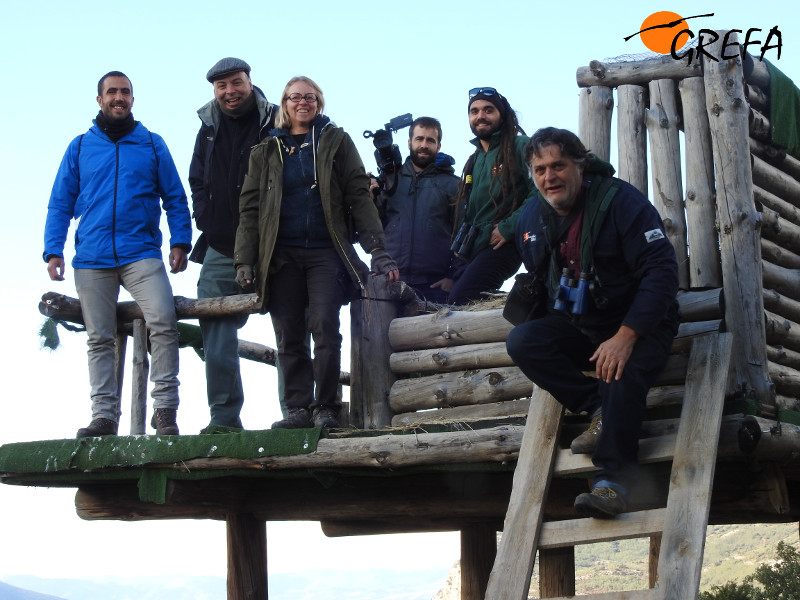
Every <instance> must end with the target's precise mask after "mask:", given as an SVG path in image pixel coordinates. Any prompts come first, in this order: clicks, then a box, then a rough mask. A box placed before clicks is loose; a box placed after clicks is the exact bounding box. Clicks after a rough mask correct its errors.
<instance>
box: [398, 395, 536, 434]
mask: <svg viewBox="0 0 800 600" xmlns="http://www.w3.org/2000/svg"><path fill="white" fill-rule="evenodd" d="M530 402H531V401H530V400H529V399H527V398H523V399H520V400H509V401H508V402H493V403H491V404H477V405H472V406H454V407H452V408H436V409H431V410H424V411H419V412H408V413H402V414H399V415H395V416H393V417H392V427H416V426H419V425H432V424H438V423H462V422H465V423H469V422H472V421H488V420H494V419H504V420H505V419H509V420H510V419H519V418H525V416H526V415H527V414H528V409H529V408H530Z"/></svg>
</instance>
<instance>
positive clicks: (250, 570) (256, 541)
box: [226, 513, 267, 600]
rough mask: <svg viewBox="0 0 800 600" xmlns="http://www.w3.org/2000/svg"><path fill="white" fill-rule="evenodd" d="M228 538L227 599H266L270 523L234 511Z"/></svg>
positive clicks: (228, 520) (227, 529)
mask: <svg viewBox="0 0 800 600" xmlns="http://www.w3.org/2000/svg"><path fill="white" fill-rule="evenodd" d="M226 524H227V525H226V531H227V538H228V600H267V524H266V522H265V521H261V520H259V519H256V518H254V517H253V515H250V514H241V513H231V514H229V515H228V518H227V520H226Z"/></svg>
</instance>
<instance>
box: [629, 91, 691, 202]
mask: <svg viewBox="0 0 800 600" xmlns="http://www.w3.org/2000/svg"><path fill="white" fill-rule="evenodd" d="M698 81H699V80H698ZM617 103H618V104H619V115H618V116H617V146H618V147H619V155H618V158H617V165H618V167H619V173H618V175H619V178H620V179H624V180H625V181H627V182H628V183H630V184H631V185H632V186H633V187H635V188H636V189H638V190H639V191H640V192H642V194H644V195H645V196H647V127H646V125H645V122H644V114H645V113H644V111H645V108H646V106H647V88H646V87H644V86H641V85H621V86H619V87H618V88H617Z"/></svg>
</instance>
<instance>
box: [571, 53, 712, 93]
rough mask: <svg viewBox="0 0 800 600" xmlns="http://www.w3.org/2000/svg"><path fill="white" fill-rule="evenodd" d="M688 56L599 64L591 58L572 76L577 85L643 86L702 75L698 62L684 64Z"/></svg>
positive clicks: (599, 62)
mask: <svg viewBox="0 0 800 600" xmlns="http://www.w3.org/2000/svg"><path fill="white" fill-rule="evenodd" d="M688 63H689V61H688V59H687V60H685V61H683V60H675V59H674V58H672V57H671V56H664V57H659V58H654V59H648V60H638V61H631V62H618V63H603V62H601V61H599V60H593V61H592V62H590V63H589V66H587V67H580V68H579V69H578V70H577V72H576V74H575V79H576V80H577V82H578V87H589V86H592V85H605V86H608V87H618V86H620V85H647V84H648V83H650V82H651V81H652V80H654V79H683V78H684V77H702V75H703V71H702V68H701V63H700V61H693V62H692V64H688Z"/></svg>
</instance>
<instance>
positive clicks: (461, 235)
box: [450, 221, 479, 258]
mask: <svg viewBox="0 0 800 600" xmlns="http://www.w3.org/2000/svg"><path fill="white" fill-rule="evenodd" d="M478 231H479V229H478V228H477V227H475V226H474V225H471V224H470V223H467V222H466V221H464V223H462V224H461V227H460V228H459V229H458V233H456V237H455V238H453V243H452V244H451V245H450V251H451V252H455V253H456V255H457V256H459V257H462V258H463V257H464V256H465V255H466V254H468V253H469V250H470V248H471V247H472V242H474V241H475V236H477V235H478Z"/></svg>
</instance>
